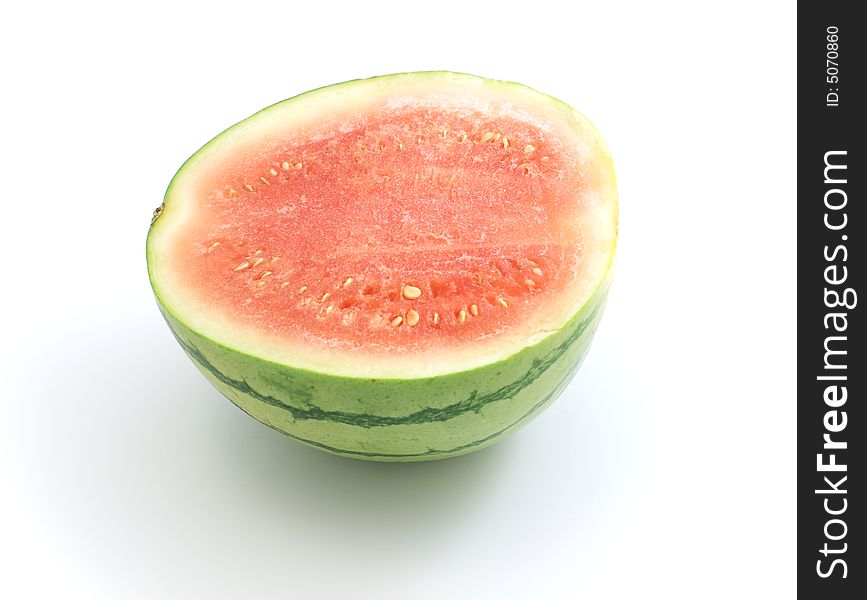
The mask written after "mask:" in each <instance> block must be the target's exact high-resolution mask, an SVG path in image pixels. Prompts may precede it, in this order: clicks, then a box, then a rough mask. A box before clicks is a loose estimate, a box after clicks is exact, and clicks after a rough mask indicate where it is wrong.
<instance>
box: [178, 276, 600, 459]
mask: <svg viewBox="0 0 867 600" xmlns="http://www.w3.org/2000/svg"><path fill="white" fill-rule="evenodd" d="M608 281H609V280H608V279H606V281H605V282H604V283H603V285H601V286H600V287H599V289H598V290H597V291H596V293H595V294H594V295H593V297H592V298H591V299H590V301H588V302H587V304H586V305H585V306H584V307H583V308H582V309H581V310H580V311H579V313H578V314H576V315H575V316H574V317H573V318H572V319H571V320H570V321H569V322H568V324H567V325H566V326H564V327H563V328H562V329H561V330H559V331H557V332H555V333H553V334H552V335H550V336H548V337H546V338H545V339H544V340H543V341H541V342H540V343H538V344H536V345H534V346H531V347H528V348H525V349H523V350H522V351H520V352H518V353H516V354H515V355H513V356H511V357H509V358H507V359H505V360H502V361H500V362H497V363H493V364H490V365H486V366H484V367H481V368H477V369H473V370H469V371H463V372H459V373H450V374H447V375H441V376H436V377H429V378H418V379H360V378H353V377H339V376H335V375H330V374H323V373H317V372H312V371H307V370H303V369H297V368H294V367H291V366H289V365H284V364H279V363H275V362H270V361H267V360H263V359H261V358H257V357H254V356H250V355H249V354H245V353H243V352H239V351H237V350H233V349H231V348H227V347H225V346H222V345H220V344H219V343H217V342H215V341H213V340H211V339H208V338H206V337H204V336H202V335H200V334H198V333H196V332H195V331H193V330H191V329H189V328H188V327H186V326H185V325H184V324H183V323H181V322H180V321H178V320H177V319H175V318H174V317H172V315H171V314H170V313H169V312H168V311H167V310H166V309H165V308H164V307H163V310H162V312H163V315H164V317H165V319H166V321H167V322H168V324H169V326H170V327H171V330H172V331H173V332H174V334H175V337H176V338H177V340H178V342H179V343H180V344H181V346H182V347H183V349H184V351H185V352H186V353H187V354H188V355H189V356H190V358H192V359H193V362H194V363H195V364H196V366H197V367H198V368H199V370H200V371H201V372H202V373H203V374H204V375H205V377H206V378H207V379H208V380H209V381H210V382H211V383H212V384H213V385H214V386H215V387H216V388H217V389H218V390H220V391H221V392H222V393H223V394H224V395H225V396H226V397H227V398H229V400H231V401H232V402H233V403H235V404H236V405H237V406H238V407H239V408H241V410H243V411H244V412H246V413H247V414H249V415H250V416H252V417H254V418H255V419H257V420H259V421H261V422H262V423H265V424H266V425H268V426H270V427H272V428H273V429H276V430H278V431H280V432H282V433H285V434H286V435H288V436H290V437H292V438H294V439H296V440H298V441H300V442H303V443H305V444H308V445H310V446H313V447H316V448H319V449H322V450H325V451H328V452H332V453H334V454H340V455H343V456H349V457H353V458H362V459H366V460H379V461H418V460H432V459H439V458H447V457H450V456H458V455H460V454H466V453H468V452H471V451H473V450H478V449H480V448H484V447H485V446H488V445H490V444H492V443H494V442H496V441H497V440H499V439H500V438H502V437H503V436H505V435H507V434H508V433H510V432H512V431H514V430H515V429H517V428H518V427H519V426H521V425H523V424H524V423H526V422H527V421H529V420H530V419H531V418H532V417H534V416H535V415H537V414H538V413H539V412H541V410H542V409H544V408H545V407H546V406H547V405H548V404H549V403H551V402H552V401H553V400H554V399H555V398H556V397H557V396H558V395H559V394H560V392H562V390H563V389H564V387H565V386H566V384H567V383H568V382H569V380H571V378H572V376H573V375H574V374H575V371H576V370H577V369H578V366H579V365H580V363H581V361H582V360H583V358H584V356H585V355H586V353H587V350H588V348H589V346H590V340H591V339H592V337H593V334H594V332H595V330H596V327H597V325H598V323H599V319H600V317H601V314H602V309H603V307H604V304H605V299H606V295H607V292H608Z"/></svg>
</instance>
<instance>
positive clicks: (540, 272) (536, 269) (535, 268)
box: [533, 267, 544, 277]
mask: <svg viewBox="0 0 867 600" xmlns="http://www.w3.org/2000/svg"><path fill="white" fill-rule="evenodd" d="M533 273H535V274H536V275H538V276H539V277H541V276H542V275H544V273H543V272H542V269H540V268H539V267H533Z"/></svg>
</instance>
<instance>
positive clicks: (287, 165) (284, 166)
mask: <svg viewBox="0 0 867 600" xmlns="http://www.w3.org/2000/svg"><path fill="white" fill-rule="evenodd" d="M281 166H282V167H283V170H284V171H288V170H289V163H288V162H286V161H283V164H282V165H281Z"/></svg>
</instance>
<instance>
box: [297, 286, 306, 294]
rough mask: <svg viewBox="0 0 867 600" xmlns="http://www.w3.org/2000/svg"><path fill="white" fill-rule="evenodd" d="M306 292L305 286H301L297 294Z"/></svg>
mask: <svg viewBox="0 0 867 600" xmlns="http://www.w3.org/2000/svg"><path fill="white" fill-rule="evenodd" d="M306 291H307V286H306V285H302V286H301V289H299V290H298V293H299V294H303V293H304V292H306Z"/></svg>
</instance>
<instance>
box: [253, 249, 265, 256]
mask: <svg viewBox="0 0 867 600" xmlns="http://www.w3.org/2000/svg"><path fill="white" fill-rule="evenodd" d="M264 252H265V251H264V250H261V249H260V250H256V251H255V252H254V253H253V256H259V255H260V254H263V253H264Z"/></svg>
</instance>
